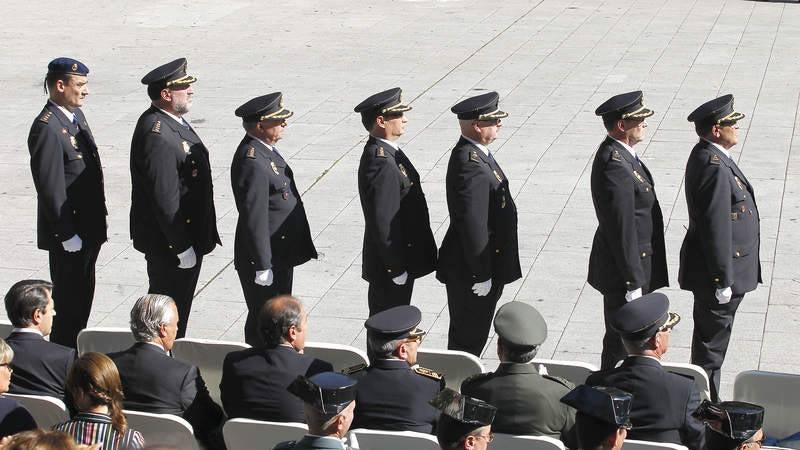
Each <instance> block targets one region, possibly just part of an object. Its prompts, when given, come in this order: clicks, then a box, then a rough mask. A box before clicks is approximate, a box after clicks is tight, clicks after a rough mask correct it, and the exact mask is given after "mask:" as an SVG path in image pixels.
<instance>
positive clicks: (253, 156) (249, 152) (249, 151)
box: [245, 145, 256, 159]
mask: <svg viewBox="0 0 800 450" xmlns="http://www.w3.org/2000/svg"><path fill="white" fill-rule="evenodd" d="M245 156H247V157H248V158H250V159H256V148H255V147H253V146H252V145H251V146H250V147H247V154H246V155H245Z"/></svg>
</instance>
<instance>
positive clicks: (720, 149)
mask: <svg viewBox="0 0 800 450" xmlns="http://www.w3.org/2000/svg"><path fill="white" fill-rule="evenodd" d="M700 139H702V140H704V141H706V142H708V143H709V144H711V145H713V146H714V147H716V148H717V150H719V151H721V152H722V154H723V155H725V156H727V157H728V159H731V152H729V151H727V150H725V147H723V146H721V145H719V144H717V143H716V142H711V141H709V140H708V139H706V138H700Z"/></svg>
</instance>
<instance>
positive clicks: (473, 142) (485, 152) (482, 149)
mask: <svg viewBox="0 0 800 450" xmlns="http://www.w3.org/2000/svg"><path fill="white" fill-rule="evenodd" d="M461 137H463V138H464V139H466V140H467V141H469V142H470V143H471V144H472V145H474V146H475V147H478V148H479V149H481V151H482V152H483V154H484V155H486V156H489V147H487V146H485V145H483V144H481V143H478V142H476V141H474V140H472V139H470V138H468V137H466V136H464V135H463V134H462V135H461Z"/></svg>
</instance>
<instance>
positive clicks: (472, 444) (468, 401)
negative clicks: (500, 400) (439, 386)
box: [430, 388, 497, 450]
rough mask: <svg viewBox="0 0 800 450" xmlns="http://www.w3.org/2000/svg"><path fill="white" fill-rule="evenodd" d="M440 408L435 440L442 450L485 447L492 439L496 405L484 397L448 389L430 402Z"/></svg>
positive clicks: (480, 448) (481, 448)
mask: <svg viewBox="0 0 800 450" xmlns="http://www.w3.org/2000/svg"><path fill="white" fill-rule="evenodd" d="M430 404H431V405H433V406H434V407H435V408H436V409H438V410H439V411H441V414H440V415H439V426H438V428H437V429H436V440H437V441H438V442H439V447H440V448H442V449H443V450H445V449H446V450H453V449H458V450H462V449H463V450H466V449H472V450H484V449H486V448H489V443H490V442H492V440H494V433H493V432H492V422H493V421H494V418H495V414H496V413H497V408H495V407H494V406H493V405H490V404H489V403H486V402H485V401H483V400H480V399H477V398H472V397H469V396H467V395H462V394H459V393H458V392H456V391H454V390H452V389H450V388H447V389H445V390H443V391H442V392H440V393H439V394H438V395H437V396H436V397H435V398H433V399H432V400H431V401H430Z"/></svg>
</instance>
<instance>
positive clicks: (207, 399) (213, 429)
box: [181, 367, 225, 448]
mask: <svg viewBox="0 0 800 450" xmlns="http://www.w3.org/2000/svg"><path fill="white" fill-rule="evenodd" d="M181 406H183V408H184V413H183V418H184V419H186V420H187V421H188V422H189V423H190V424H192V428H193V429H194V434H195V436H197V439H198V440H199V441H200V442H202V443H204V444H205V445H206V447H207V448H225V447H224V446H223V447H219V444H220V443H221V442H222V424H223V423H224V422H225V414H224V413H223V412H222V408H220V407H219V405H217V404H216V403H214V400H212V399H211V395H209V393H208V388H207V387H206V383H205V381H203V377H202V376H200V371H199V370H198V369H197V367H192V368H191V369H190V370H189V371H188V372H187V374H186V377H185V378H184V380H183V385H182V387H181Z"/></svg>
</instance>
